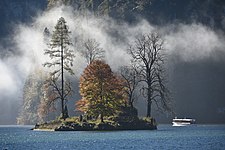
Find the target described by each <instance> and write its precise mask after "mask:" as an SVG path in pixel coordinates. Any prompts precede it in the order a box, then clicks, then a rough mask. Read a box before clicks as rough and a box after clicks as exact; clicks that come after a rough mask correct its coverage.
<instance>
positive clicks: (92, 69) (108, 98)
mask: <svg viewBox="0 0 225 150" xmlns="http://www.w3.org/2000/svg"><path fill="white" fill-rule="evenodd" d="M80 94H81V96H82V99H81V100H79V101H78V102H77V103H76V104H77V109H78V110H80V111H83V112H85V113H87V114H88V115H93V116H98V115H101V118H102V121H103V116H110V115H113V114H115V113H116V112H117V111H119V110H120V107H121V106H123V105H125V101H126V96H125V94H124V92H123V80H122V79H120V78H119V77H118V76H116V75H115V74H114V73H113V72H112V70H111V68H110V66H109V65H108V64H106V63H104V62H103V61H100V60H95V61H93V62H92V63H91V64H90V65H88V66H87V68H85V70H84V72H83V74H82V75H81V78H80Z"/></svg>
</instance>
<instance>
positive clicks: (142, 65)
mask: <svg viewBox="0 0 225 150" xmlns="http://www.w3.org/2000/svg"><path fill="white" fill-rule="evenodd" d="M163 44H164V41H163V40H162V38H161V37H160V36H159V34H157V33H150V34H147V35H142V36H141V37H140V38H137V39H136V41H135V44H134V45H132V46H130V48H129V49H128V52H129V53H130V55H131V56H132V62H133V63H135V64H136V65H137V69H138V74H139V75H140V79H141V80H140V81H141V82H142V83H143V87H142V94H143V96H144V97H146V98H147V117H151V106H152V102H155V104H156V106H157V107H158V108H159V109H160V110H170V107H169V100H170V98H169V90H168V88H167V87H166V82H165V81H166V80H165V69H164V64H165V49H164V48H163Z"/></svg>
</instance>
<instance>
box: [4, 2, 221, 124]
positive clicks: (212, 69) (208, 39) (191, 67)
mask: <svg viewBox="0 0 225 150" xmlns="http://www.w3.org/2000/svg"><path fill="white" fill-rule="evenodd" d="M60 17H64V18H65V20H66V21H67V24H68V26H69V30H70V31H71V39H72V42H73V43H74V46H73V47H72V48H73V50H74V52H75V54H76V58H75V61H74V70H75V74H76V77H78V78H79V76H80V75H81V73H82V71H83V69H84V68H85V67H86V62H85V60H84V59H83V58H82V57H81V56H80V54H79V51H80V50H82V47H81V43H80V42H79V41H82V40H87V39H88V38H93V39H95V40H96V41H97V42H99V43H100V46H101V47H102V48H103V49H104V50H105V51H106V54H105V55H106V58H105V59H106V62H107V63H108V64H109V65H110V66H111V67H112V69H113V71H117V70H118V68H119V67H120V66H122V65H128V64H129V63H130V56H129V55H128V54H127V53H126V50H127V49H128V47H129V46H130V45H133V44H134V41H135V39H136V38H137V37H138V36H140V35H141V34H148V33H151V32H156V31H157V32H159V33H160V34H161V35H162V38H163V39H164V41H165V44H164V48H165V51H166V53H167V56H168V59H167V64H166V67H167V70H168V81H169V87H170V88H171V91H172V93H173V95H172V97H173V108H174V110H175V113H176V115H177V116H178V117H191V118H196V120H197V121H199V122H202V123H225V119H224V118H225V94H224V93H225V92H223V91H224V89H225V67H224V65H225V59H224V58H225V42H224V41H225V36H224V32H223V31H220V30H215V29H212V28H210V27H207V26H205V25H203V24H200V23H195V22H194V23H190V24H184V23H181V22H176V23H171V24H167V25H165V26H160V27H159V26H156V25H152V24H151V22H148V21H147V20H145V19H144V18H140V21H139V22H138V23H136V24H132V25H130V24H128V23H125V22H122V23H121V22H120V23H118V22H117V21H116V20H113V19H112V18H107V17H106V18H98V17H95V16H92V15H90V16H87V17H85V18H84V17H82V16H80V15H79V14H78V13H76V12H75V11H74V10H73V8H70V7H65V6H60V7H57V8H53V9H50V10H48V11H45V12H42V11H40V12H38V13H37V15H36V16H34V17H33V19H32V20H31V21H30V22H28V23H18V24H14V25H13V31H12V32H11V34H10V35H9V36H8V37H6V38H5V39H4V41H1V42H0V52H1V57H0V93H1V96H0V124H13V123H15V122H16V119H15V118H16V117H17V115H18V112H19V109H20V106H21V104H22V100H23V95H22V91H23V85H24V82H25V80H26V77H27V76H28V74H29V73H30V72H32V70H33V68H35V67H42V64H43V63H44V62H46V61H47V60H48V59H49V58H48V57H47V56H45V55H44V49H46V48H47V46H46V42H45V41H44V34H43V32H44V29H45V27H47V28H48V29H49V30H50V32H52V31H53V29H54V26H55V24H56V23H57V20H58V19H59V18H60ZM12 51H13V52H12ZM77 92H78V91H77ZM135 105H136V106H137V107H138V108H139V115H141V116H144V115H145V114H146V108H145V100H142V98H140V100H138V101H137V102H136V104H135ZM153 115H154V116H156V118H158V119H159V121H160V122H166V123H168V121H169V120H170V119H171V117H174V116H169V117H168V115H167V114H159V113H158V112H157V111H155V112H154V113H153Z"/></svg>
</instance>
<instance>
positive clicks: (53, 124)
mask: <svg viewBox="0 0 225 150" xmlns="http://www.w3.org/2000/svg"><path fill="white" fill-rule="evenodd" d="M156 129H157V124H156V121H155V119H153V118H148V117H145V118H138V116H137V110H136V109H135V108H131V107H123V111H122V112H120V113H118V114H117V115H115V116H110V117H107V118H106V117H105V118H104V120H103V121H102V120H101V117H98V118H92V117H91V116H85V115H84V116H82V115H81V116H79V117H70V118H66V119H65V120H64V119H58V120H53V121H50V122H46V123H41V124H36V125H35V127H34V128H33V129H32V130H37V131H38V130H40V131H115V130H156Z"/></svg>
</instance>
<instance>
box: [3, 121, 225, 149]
mask: <svg viewBox="0 0 225 150" xmlns="http://www.w3.org/2000/svg"><path fill="white" fill-rule="evenodd" d="M31 127H32V126H0V150H3V149H7V150H26V149H27V150H36V149H41V150H45V149H46V150H56V149H66V150H70V149H76V150H77V149H82V150H85V149H92V150H98V149H106V150H112V149H113V150H114V149H115V150H118V149H129V150H132V149H137V150H141V149H143V150H148V149H168V150H174V149H187V150H190V149H202V150H207V149H208V150H212V149H215V150H225V125H196V126H189V127H172V126H171V125H159V126H158V130H156V131H112V132H100V131H95V132H90V131H89V132H87V131H83V132H80V131H79V132H47V131H31V130H29V129H30V128H31Z"/></svg>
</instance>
